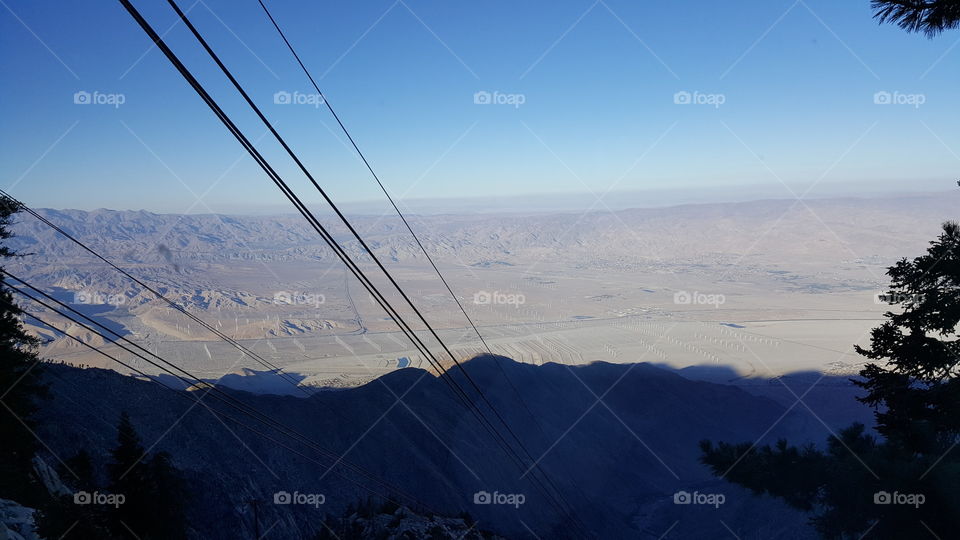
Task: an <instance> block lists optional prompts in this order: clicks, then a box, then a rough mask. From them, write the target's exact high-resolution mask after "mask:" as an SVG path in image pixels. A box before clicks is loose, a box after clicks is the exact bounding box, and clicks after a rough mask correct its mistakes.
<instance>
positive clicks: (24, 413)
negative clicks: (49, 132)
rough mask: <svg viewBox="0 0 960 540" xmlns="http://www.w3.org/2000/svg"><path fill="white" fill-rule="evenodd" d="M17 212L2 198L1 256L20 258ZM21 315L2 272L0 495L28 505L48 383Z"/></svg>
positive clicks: (31, 499)
mask: <svg viewBox="0 0 960 540" xmlns="http://www.w3.org/2000/svg"><path fill="white" fill-rule="evenodd" d="M18 211H19V207H18V206H17V204H16V203H15V202H13V201H12V200H11V199H9V198H7V197H3V196H0V259H9V258H10V257H15V256H17V254H16V253H15V252H14V251H13V250H11V249H10V248H9V247H7V245H6V242H5V241H6V240H8V239H10V238H11V237H12V236H13V233H11V232H10V225H11V224H12V221H13V216H14V214H16V213H17V212H18ZM22 314H23V312H22V310H21V309H20V308H19V307H18V306H17V305H16V304H15V303H14V300H13V293H12V291H11V290H10V288H9V286H8V285H7V283H6V281H5V280H4V275H3V274H0V440H2V441H3V442H2V443H0V498H7V499H14V500H17V501H19V502H21V503H25V504H30V503H32V502H34V501H35V500H36V497H37V494H38V483H37V480H36V478H34V477H33V474H32V471H33V463H32V460H33V456H34V454H35V453H36V451H37V449H38V442H37V439H36V436H35V435H34V432H35V431H36V429H35V428H36V426H35V422H34V421H33V414H34V413H35V412H36V409H37V401H38V399H39V398H41V397H43V396H45V395H46V387H45V386H44V385H43V384H42V383H41V382H40V372H41V366H40V365H39V362H40V359H39V358H38V357H37V353H36V350H35V349H36V346H37V344H38V343H39V340H38V339H37V338H35V337H33V336H30V335H29V334H27V333H26V332H25V331H24V329H23V325H22V324H21V322H20V317H21V316H22Z"/></svg>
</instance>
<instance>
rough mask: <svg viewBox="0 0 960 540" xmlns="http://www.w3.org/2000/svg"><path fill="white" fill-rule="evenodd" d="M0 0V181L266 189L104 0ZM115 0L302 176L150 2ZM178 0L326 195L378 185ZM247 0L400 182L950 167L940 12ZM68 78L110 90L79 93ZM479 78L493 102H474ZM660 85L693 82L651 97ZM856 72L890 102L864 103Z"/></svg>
mask: <svg viewBox="0 0 960 540" xmlns="http://www.w3.org/2000/svg"><path fill="white" fill-rule="evenodd" d="M2 3H3V5H2V6H0V56H2V59H3V74H2V75H0V77H2V80H3V84H2V86H0V92H2V93H3V94H2V99H0V112H2V114H3V118H4V128H3V130H2V135H0V137H2V139H0V152H2V154H0V172H2V174H3V179H2V181H0V184H2V186H3V188H4V189H8V188H9V190H10V191H11V192H12V193H13V194H14V195H15V196H18V197H21V198H22V199H24V200H25V202H27V203H28V204H31V205H34V206H46V207H57V208H64V207H69V208H82V209H91V208H99V207H107V208H119V209H148V210H154V211H168V212H181V211H186V210H190V211H194V212H197V211H208V210H221V209H225V208H243V207H251V208H252V207H255V206H266V205H278V206H279V205H281V204H283V203H284V199H283V198H282V195H280V194H279V192H278V191H277V190H276V188H275V187H273V185H272V184H271V183H270V182H269V181H268V180H267V179H266V177H265V176H264V175H263V174H262V172H260V170H259V169H258V168H257V167H256V165H255V164H254V163H253V161H252V160H251V159H250V158H248V157H246V156H245V154H244V152H243V151H242V149H241V148H240V146H239V145H238V144H237V143H236V141H234V140H233V138H232V137H231V136H230V135H229V134H228V133H227V132H226V130H225V129H223V127H222V126H221V125H220V124H219V122H218V121H217V120H216V119H215V118H214V117H213V115H212V114H211V113H210V112H209V110H208V109H207V108H206V106H205V105H203V103H202V102H201V101H200V100H199V98H198V97H197V96H196V95H195V94H194V93H193V91H192V90H191V89H190V88H189V87H188V86H187V85H186V83H185V82H184V81H183V80H182V79H181V77H180V76H179V75H178V74H177V73H176V72H175V71H174V70H173V68H172V67H171V66H170V65H169V63H168V61H167V60H166V59H165V58H164V57H163V55H162V54H161V53H160V52H159V51H157V50H156V49H152V48H151V47H150V44H149V42H148V40H147V37H146V36H145V35H144V34H143V32H142V31H141V30H140V29H139V27H138V26H137V25H136V24H135V23H134V22H133V20H132V19H131V18H130V16H129V15H128V14H127V13H126V11H125V10H124V9H123V8H122V7H121V6H120V4H119V3H115V2H109V1H108V2H63V3H55V4H54V3H52V2H37V1H32V0H30V1H28V0H2ZM135 4H136V5H137V7H138V8H139V9H140V10H141V11H142V12H143V13H144V15H145V16H146V17H147V18H148V20H150V21H151V23H152V24H153V25H154V26H155V27H156V28H157V29H158V31H160V32H167V33H166V34H165V35H166V38H167V39H168V43H169V44H170V45H171V46H172V47H173V49H174V50H175V51H176V52H177V53H178V54H179V55H180V56H181V58H183V59H184V60H185V61H186V62H187V64H188V65H189V67H190V68H191V69H193V70H194V72H195V74H197V75H198V76H199V78H200V79H201V81H202V82H203V83H204V84H206V85H207V86H208V89H210V90H211V91H212V93H213V94H214V95H215V96H216V97H217V98H218V100H219V101H220V102H221V104H222V106H224V108H225V109H227V111H228V112H230V113H231V115H232V116H233V117H234V119H235V120H236V121H237V122H238V123H239V124H240V125H241V127H242V128H244V130H245V132H246V133H247V134H248V136H249V137H250V138H252V139H259V143H258V146H259V147H260V148H261V149H262V150H263V151H264V152H265V154H266V155H267V156H269V157H271V158H273V159H272V161H273V162H274V163H275V165H276V166H277V168H278V169H279V170H280V171H281V172H282V173H284V174H285V177H286V178H287V179H288V180H289V181H290V182H291V183H292V184H293V185H294V186H295V188H296V189H297V190H298V191H300V192H301V193H303V194H305V195H306V194H308V193H309V191H308V184H307V183H306V181H305V179H304V178H303V177H302V176H301V175H300V174H298V173H297V171H296V170H295V168H294V167H293V166H292V163H291V162H290V160H289V159H287V158H285V157H284V155H283V154H282V152H281V151H280V150H279V148H278V146H277V145H276V144H275V142H274V141H273V140H271V139H270V138H269V136H264V137H262V138H260V137H261V135H263V134H264V133H265V130H264V128H263V127H262V126H261V125H260V124H259V123H258V121H257V120H256V118H255V117H253V115H252V114H251V113H250V112H249V111H248V110H247V109H246V106H245V105H244V104H243V103H242V102H241V101H240V100H239V98H238V97H237V96H236V93H235V92H234V91H233V90H232V88H230V87H229V86H227V83H226V81H225V79H224V78H223V76H222V75H221V74H220V73H219V71H218V70H217V69H216V66H214V65H213V64H212V63H211V62H210V61H209V60H208V59H207V58H206V57H205V55H204V54H203V52H202V50H200V49H199V47H198V45H197V44H196V42H195V41H193V39H192V37H191V36H190V35H189V33H188V32H187V31H186V30H185V29H184V28H183V26H182V25H179V24H175V23H176V15H175V14H174V13H173V11H172V10H171V9H170V8H169V7H168V6H167V5H166V3H165V2H146V1H144V0H140V1H135ZM731 5H735V6H736V7H735V8H733V7H731ZM181 6H182V7H183V8H184V9H186V8H190V11H189V13H188V14H189V16H190V17H191V18H192V20H193V22H194V24H196V25H197V26H198V27H199V28H200V30H201V31H202V32H204V34H205V35H206V36H207V39H208V41H209V42H210V43H211V45H212V46H213V47H214V48H215V49H216V50H217V51H218V52H219V53H220V55H221V57H222V58H223V59H224V61H225V62H226V63H227V65H228V66H229V67H231V69H232V70H233V71H234V73H235V75H237V77H238V78H239V79H240V81H241V82H242V83H243V84H244V85H245V86H246V87H247V89H248V91H250V93H251V94H252V95H253V96H254V99H256V100H257V101H258V103H260V104H261V105H262V106H263V108H264V110H265V112H266V114H267V115H268V117H270V118H271V120H273V121H274V122H275V124H276V125H277V126H278V128H279V130H280V131H281V133H282V134H283V135H284V136H285V137H286V138H287V140H288V141H289V142H290V143H291V144H292V146H293V147H294V149H295V150H297V151H298V153H299V154H300V155H301V156H302V157H303V158H304V159H305V161H306V162H307V164H308V166H309V168H310V169H311V171H312V172H314V174H315V176H316V177H317V178H318V180H319V181H320V182H322V183H323V185H324V186H325V187H327V188H328V189H329V192H330V193H331V195H333V196H334V197H335V198H337V199H339V200H343V201H355V200H370V199H376V198H377V197H378V193H379V192H378V188H377V187H376V185H375V184H374V183H373V180H372V179H371V178H370V177H369V175H368V173H367V172H366V170H365V169H364V168H363V166H362V164H361V163H360V162H359V161H358V160H357V158H356V156H355V155H353V153H352V152H351V150H350V149H349V148H348V147H347V146H345V141H344V139H343V137H342V136H341V135H340V134H339V133H338V132H337V131H336V126H335V124H334V123H333V120H332V118H331V117H330V115H329V113H328V112H327V111H326V110H325V109H324V108H316V107H314V106H312V105H311V104H310V103H301V104H282V103H281V104H277V103H274V95H275V93H276V92H290V93H291V94H292V95H293V96H300V94H312V93H313V91H312V88H311V87H310V86H309V83H308V81H307V80H306V78H305V77H304V76H303V74H302V73H301V72H300V71H299V68H298V67H297V65H296V64H295V62H294V60H293V58H292V56H290V54H289V53H288V51H287V50H286V49H285V48H284V45H283V43H282V42H281V41H280V39H279V37H278V36H277V34H276V33H275V31H274V30H273V28H272V27H271V26H270V24H269V21H268V20H267V19H266V17H265V16H264V15H263V13H262V11H261V10H260V8H259V5H258V4H257V3H256V1H255V0H230V1H227V0H203V1H202V2H196V3H194V2H193V0H181ZM268 6H270V7H271V9H272V10H273V12H274V15H275V16H276V17H277V19H278V20H279V22H280V24H281V25H282V26H283V27H284V28H285V30H286V31H287V33H288V36H289V37H290V39H291V41H292V42H293V44H294V46H295V47H297V48H298V50H299V52H300V54H301V56H302V57H303V59H304V61H305V62H306V64H307V66H308V67H309V68H310V69H311V70H312V72H313V73H314V75H315V76H316V77H318V78H320V85H321V88H322V90H323V91H324V92H325V94H326V95H327V97H328V98H329V99H330V100H331V102H332V104H333V105H334V107H335V108H336V109H337V111H338V113H339V114H340V115H341V117H342V118H343V120H344V121H345V123H346V124H347V126H348V128H349V129H351V131H352V133H353V135H354V137H355V138H356V139H357V141H358V143H359V144H360V146H361V148H362V149H363V150H364V151H365V152H366V154H367V156H368V157H369V158H370V160H371V162H372V163H373V165H374V168H375V169H376V170H377V172H378V173H379V174H380V176H381V178H382V179H383V181H384V182H385V183H386V184H387V186H388V188H389V189H390V190H391V191H392V192H393V193H395V194H397V195H398V196H402V198H403V199H405V200H412V199H418V198H451V197H493V196H511V195H522V194H535V193H584V194H585V195H584V196H585V199H586V200H593V197H594V196H595V195H600V196H602V195H604V194H605V193H607V192H608V191H609V194H607V195H606V199H605V202H609V203H613V202H614V201H615V200H616V197H617V195H616V194H617V192H619V191H631V190H662V189H670V190H688V191H689V192H690V193H691V195H695V194H697V193H699V192H701V191H706V190H710V191H717V190H720V191H722V190H730V191H731V192H734V191H737V190H740V192H742V193H743V196H742V198H750V193H751V189H750V188H749V186H756V185H764V186H767V189H766V190H765V191H764V193H768V192H769V191H770V190H771V189H774V188H782V196H784V197H789V196H793V195H799V194H801V193H803V192H804V191H805V190H806V189H808V188H810V187H813V188H814V189H813V191H812V192H811V193H816V192H817V190H820V189H823V188H826V187H829V186H834V185H840V184H845V183H850V182H858V183H868V184H862V185H874V186H880V185H890V186H897V187H899V188H901V189H903V190H910V189H937V188H939V189H950V188H951V187H952V185H953V180H954V179H955V178H956V177H958V175H957V173H956V171H957V169H958V165H960V157H958V155H960V122H958V121H957V120H958V118H957V116H958V115H957V112H958V94H957V88H960V84H958V83H960V69H958V63H960V47H955V46H956V45H957V41H958V40H960V33H958V32H953V33H949V32H948V33H947V34H944V35H943V36H940V37H938V38H936V39H933V40H929V39H927V38H925V37H923V36H920V35H914V34H906V33H904V32H903V31H902V30H900V29H898V28H896V27H893V26H882V27H881V26H878V25H877V24H876V22H875V21H874V20H873V19H872V17H871V11H870V8H869V2H868V1H867V0H862V1H849V2H836V1H819V0H806V1H804V2H797V1H792V0H791V1H781V0H765V1H744V2H737V3H735V4H730V3H718V2H714V1H689V2H681V1H674V2H635V1H629V2H628V1H619V0H604V1H603V2H592V1H589V0H585V1H554V2H531V1H523V2H506V1H504V2H497V1H490V2H463V1H449V0H443V1H439V0H438V1H423V0H404V1H403V2H394V1H361V2H329V1H315V0H314V1H309V2H307V1H299V0H296V1H295V0H290V1H279V0H272V1H270V2H268ZM80 91H84V92H89V93H90V94H91V95H92V96H94V97H95V96H99V99H100V100H104V101H111V100H113V101H115V100H116V99H117V98H116V97H114V96H116V95H121V96H122V97H121V98H119V99H122V100H123V103H122V104H120V105H119V106H114V105H112V104H109V103H104V104H79V105H78V104H75V103H74V95H75V93H76V92H80ZM95 92H96V93H97V94H94V93H95ZM477 92H489V93H490V94H491V95H496V96H499V99H500V100H503V101H509V102H513V104H511V103H502V104H497V103H491V104H477V103H475V99H474V98H475V94H476V93H477ZM678 92H687V93H688V94H689V96H690V100H691V101H701V102H702V103H701V104H697V103H687V104H685V103H679V104H678V103H675V101H677V100H679V101H681V102H682V101H684V96H686V95H687V94H681V95H680V97H676V94H677V93H678ZM877 92H888V93H889V96H890V100H891V101H899V102H900V103H892V104H876V103H875V94H876V93H877ZM295 93H300V94H295ZM881 96H886V94H882V95H881ZM300 99H301V100H303V101H309V100H310V98H309V97H301V98H300ZM884 99H885V97H881V98H880V100H881V101H883V100H884ZM516 101H522V104H519V105H516V104H515V102H516ZM718 101H720V102H722V103H720V104H719V106H717V102H718ZM918 102H922V103H920V104H919V105H918V104H917V103H918ZM782 184H787V185H788V186H789V189H788V188H787V187H783V186H782ZM308 198H309V199H316V197H315V196H309V197H308Z"/></svg>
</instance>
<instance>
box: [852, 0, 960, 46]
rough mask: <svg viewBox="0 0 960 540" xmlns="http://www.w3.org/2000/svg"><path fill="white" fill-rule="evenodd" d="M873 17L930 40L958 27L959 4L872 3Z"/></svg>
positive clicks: (943, 0)
mask: <svg viewBox="0 0 960 540" xmlns="http://www.w3.org/2000/svg"><path fill="white" fill-rule="evenodd" d="M870 5H871V6H872V7H873V9H874V15H873V16H874V17H875V18H876V19H878V20H879V21H880V23H881V24H883V23H887V22H889V23H893V24H896V25H897V26H899V27H900V28H903V29H904V30H906V31H908V32H922V33H924V34H926V35H927V36H928V37H933V36H936V35H938V34H940V33H941V32H943V31H944V30H948V29H952V28H957V27H958V26H960V0H872V1H871V2H870Z"/></svg>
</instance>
